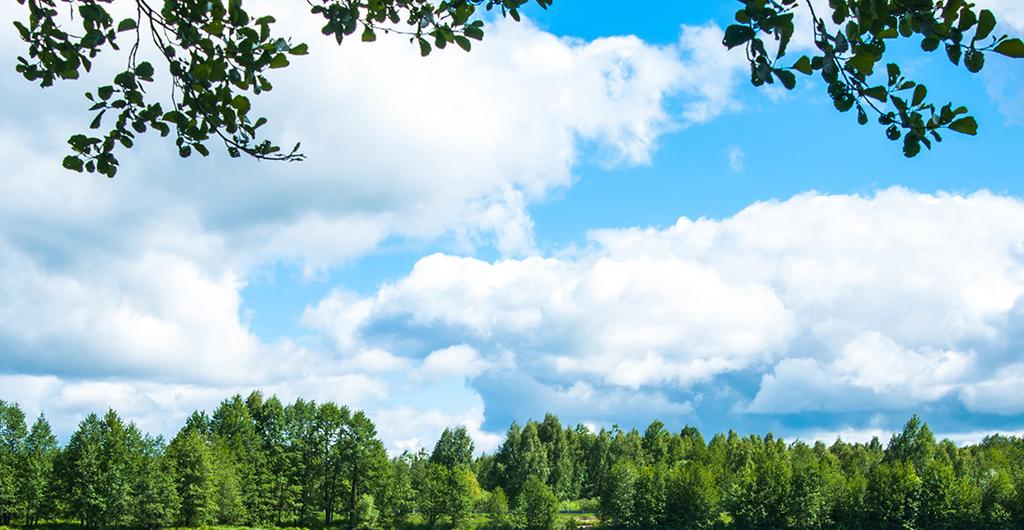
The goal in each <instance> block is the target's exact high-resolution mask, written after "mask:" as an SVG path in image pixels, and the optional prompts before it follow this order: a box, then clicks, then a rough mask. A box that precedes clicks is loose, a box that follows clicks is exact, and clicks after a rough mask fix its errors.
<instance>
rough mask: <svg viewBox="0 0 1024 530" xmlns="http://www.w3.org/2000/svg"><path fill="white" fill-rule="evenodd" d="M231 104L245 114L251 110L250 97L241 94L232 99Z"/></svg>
mask: <svg viewBox="0 0 1024 530" xmlns="http://www.w3.org/2000/svg"><path fill="white" fill-rule="evenodd" d="M231 106H232V107H234V108H235V110H237V111H238V113H239V114H245V113H246V112H249V109H250V108H251V105H250V103H249V98H247V97H245V96H243V95H241V94H239V95H237V96H235V97H234V98H232V99H231Z"/></svg>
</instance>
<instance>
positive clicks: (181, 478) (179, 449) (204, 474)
mask: <svg viewBox="0 0 1024 530" xmlns="http://www.w3.org/2000/svg"><path fill="white" fill-rule="evenodd" d="M166 455H167V460H168V463H169V466H170V470H171V474H172V476H173V477H174V482H175V486H176V488H177V492H178V498H179V501H180V511H179V521H180V522H181V524H183V525H184V526H190V527H196V526H202V525H205V524H207V523H211V522H213V521H214V520H215V516H216V511H217V505H216V502H215V496H216V477H215V474H214V463H213V456H212V455H211V454H210V448H209V447H208V446H207V443H206V440H205V439H204V438H203V436H202V434H200V433H199V431H198V430H196V429H187V428H183V429H182V430H181V431H180V432H179V433H178V435H177V436H175V437H174V439H173V440H171V443H170V444H169V445H168V446H167V452H166Z"/></svg>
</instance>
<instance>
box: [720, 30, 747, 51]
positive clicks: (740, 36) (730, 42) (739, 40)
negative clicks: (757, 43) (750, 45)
mask: <svg viewBox="0 0 1024 530" xmlns="http://www.w3.org/2000/svg"><path fill="white" fill-rule="evenodd" d="M753 38H754V30H752V29H750V27H748V26H740V25H738V24H733V25H731V26H729V27H728V28H726V29H725V38H723V39H722V44H724V45H725V46H726V47H727V48H729V49H732V48H735V47H737V46H740V45H741V44H746V43H747V42H749V41H750V40H751V39H753Z"/></svg>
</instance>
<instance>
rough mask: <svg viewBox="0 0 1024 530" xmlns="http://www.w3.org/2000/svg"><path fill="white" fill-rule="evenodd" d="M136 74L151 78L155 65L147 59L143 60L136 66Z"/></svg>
mask: <svg viewBox="0 0 1024 530" xmlns="http://www.w3.org/2000/svg"><path fill="white" fill-rule="evenodd" d="M135 75H137V76H139V77H141V78H144V79H149V78H151V77H153V65H152V64H150V63H149V62H147V61H143V62H141V63H139V64H138V65H136V66H135Z"/></svg>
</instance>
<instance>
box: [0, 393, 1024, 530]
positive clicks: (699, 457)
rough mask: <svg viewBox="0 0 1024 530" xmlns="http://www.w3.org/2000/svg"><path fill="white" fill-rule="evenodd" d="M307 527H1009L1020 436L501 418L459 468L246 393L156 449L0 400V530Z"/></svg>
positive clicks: (345, 422)
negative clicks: (630, 426) (885, 434)
mask: <svg viewBox="0 0 1024 530" xmlns="http://www.w3.org/2000/svg"><path fill="white" fill-rule="evenodd" d="M52 521H63V522H66V523H72V524H79V525H81V526H84V527H87V528H111V527H126V528H127V527H131V528H160V527H167V526H172V525H173V526H186V527H199V526H204V525H209V524H225V525H236V526H237V525H245V526H261V527H267V526H301V527H311V528H323V527H342V528H364V529H383V528H417V527H444V528H471V527H482V528H496V529H497V528H507V529H512V528H521V529H538V530H547V529H551V528H560V527H565V526H568V527H574V526H576V525H579V524H581V522H585V523H587V524H600V525H603V526H605V527H607V528H610V529H623V530H625V529H630V530H654V529H679V530H683V529H694V528H696V529H710V528H719V529H729V528H733V529H864V530H868V529H889V528H892V529H895V528H900V529H922V530H924V529H928V530H932V529H960V528H982V529H1007V530H1009V529H1018V528H1022V524H1024V440H1022V439H1020V438H1016V437H1005V436H999V435H993V436H989V437H987V438H985V439H984V440H983V441H982V442H981V443H979V444H976V445H967V446H962V447H961V446H957V445H956V444H954V443H953V442H950V441H949V440H943V441H937V440H936V439H935V436H934V435H933V433H932V432H931V430H930V429H929V427H928V425H927V424H926V423H923V422H922V421H921V420H920V419H919V418H918V417H916V416H915V417H913V418H911V419H910V420H909V421H908V422H907V423H906V425H905V426H904V428H903V430H902V431H901V432H899V433H896V434H895V435H893V436H892V438H891V439H890V440H889V441H888V443H887V444H886V445H883V444H882V443H881V441H879V440H878V439H877V438H875V439H873V440H871V441H870V442H868V443H848V442H844V441H842V440H836V441H835V442H833V443H832V444H831V445H828V444H825V443H823V442H816V443H813V444H808V443H804V442H802V441H792V442H786V441H784V440H782V439H781V438H777V437H775V436H774V435H772V434H771V433H769V434H766V435H763V436H760V435H749V436H740V435H739V434H737V433H735V432H729V433H718V434H715V435H713V436H711V438H710V439H705V438H704V436H703V435H702V433H701V432H700V431H699V430H697V429H696V428H694V427H692V426H685V427H683V428H681V430H679V431H678V432H676V431H671V430H669V429H668V428H667V427H666V426H665V425H664V424H663V423H662V422H660V421H657V420H656V421H653V422H652V423H651V424H650V425H649V426H648V427H647V428H646V429H645V430H644V431H643V432H640V431H638V430H628V431H626V430H623V429H620V428H618V427H613V428H611V429H601V430H599V431H596V432H595V431H594V430H591V429H589V428H587V427H585V426H582V425H577V426H568V425H562V424H561V422H560V421H559V419H558V417H556V416H555V415H553V414H548V415H546V416H545V417H544V419H543V420H542V421H528V422H527V423H526V424H525V425H522V426H520V425H518V424H515V423H513V424H512V425H511V426H510V427H509V429H508V432H507V434H506V437H505V439H504V441H503V442H502V444H501V446H500V447H499V448H498V450H497V451H495V452H494V453H493V454H483V455H480V456H475V452H474V443H473V439H472V437H471V436H470V435H469V432H468V431H467V429H466V428H465V427H453V428H449V429H446V430H445V431H444V432H443V433H442V435H441V437H440V439H439V440H438V442H437V444H436V445H435V446H434V448H433V450H432V451H430V452H427V451H425V450H420V451H418V452H403V453H402V454H400V455H388V454H387V452H386V451H385V449H384V445H383V444H382V442H381V441H380V439H379V438H378V436H377V432H376V428H375V425H374V424H373V422H372V421H370V419H369V418H368V417H367V416H366V415H365V414H364V413H363V412H361V411H356V410H352V409H350V408H348V407H346V406H343V405H338V404H335V403H331V402H324V403H316V402H312V401H305V400H302V399H298V400H296V401H295V402H294V403H290V404H284V403H282V402H281V401H280V400H279V399H278V398H277V397H275V396H271V397H269V398H267V397H264V396H263V395H262V394H261V393H260V392H253V393H251V394H250V395H249V396H248V397H246V398H243V397H241V396H239V395H236V396H233V397H231V398H229V399H226V400H224V401H223V402H221V404H220V405H219V406H218V407H217V408H216V410H214V411H213V413H212V414H207V413H205V412H202V411H196V412H194V413H193V414H192V415H191V416H189V417H188V419H187V420H186V421H185V424H184V425H183V426H182V427H181V429H180V430H179V431H178V433H177V434H176V435H175V436H174V437H173V438H172V439H171V440H170V441H165V440H163V439H162V438H161V437H158V436H157V437H154V436H151V435H148V434H145V433H143V432H141V431H140V430H139V428H138V427H137V426H136V425H135V424H133V423H131V422H128V421H126V420H125V419H123V418H121V417H120V416H119V415H118V414H117V412H115V411H113V410H108V411H107V412H105V413H104V414H102V415H100V414H95V413H94V414H89V415H88V416H86V417H85V418H84V419H83V420H82V421H81V423H79V425H78V428H77V430H76V431H75V432H74V433H73V434H72V435H71V436H70V438H69V440H68V441H67V443H66V444H64V446H63V447H61V446H59V445H58V443H57V439H56V437H55V436H54V434H53V432H52V431H51V428H50V425H49V424H48V422H47V420H46V418H45V416H43V415H40V416H39V417H38V419H36V420H35V421H34V422H33V423H32V425H31V426H28V425H27V423H26V419H25V415H24V413H23V412H22V410H21V409H20V407H19V406H18V405H17V404H16V403H7V402H2V401H0V525H25V526H34V525H39V524H42V523H46V522H52Z"/></svg>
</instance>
